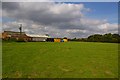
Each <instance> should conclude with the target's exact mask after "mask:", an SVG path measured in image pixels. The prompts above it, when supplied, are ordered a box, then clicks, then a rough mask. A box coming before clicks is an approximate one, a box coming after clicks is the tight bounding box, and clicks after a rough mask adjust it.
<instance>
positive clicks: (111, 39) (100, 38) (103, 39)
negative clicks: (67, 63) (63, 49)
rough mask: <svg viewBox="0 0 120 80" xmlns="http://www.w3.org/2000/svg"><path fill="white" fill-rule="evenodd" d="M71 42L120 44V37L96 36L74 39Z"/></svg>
mask: <svg viewBox="0 0 120 80" xmlns="http://www.w3.org/2000/svg"><path fill="white" fill-rule="evenodd" d="M71 41H84V42H86V41H87V42H109V43H120V35H119V34H111V33H108V34H104V35H101V34H94V35H90V36H89V37H88V38H80V39H77V38H74V39H71Z"/></svg>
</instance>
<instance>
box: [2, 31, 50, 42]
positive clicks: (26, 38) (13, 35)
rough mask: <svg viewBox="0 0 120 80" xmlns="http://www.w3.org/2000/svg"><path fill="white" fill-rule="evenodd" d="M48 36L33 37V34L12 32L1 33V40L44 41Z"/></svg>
mask: <svg viewBox="0 0 120 80" xmlns="http://www.w3.org/2000/svg"><path fill="white" fill-rule="evenodd" d="M47 38H48V36H46V35H33V34H25V32H21V33H20V32H14V31H4V32H3V33H2V39H3V40H9V39H15V40H19V39H22V40H24V41H46V39H47Z"/></svg>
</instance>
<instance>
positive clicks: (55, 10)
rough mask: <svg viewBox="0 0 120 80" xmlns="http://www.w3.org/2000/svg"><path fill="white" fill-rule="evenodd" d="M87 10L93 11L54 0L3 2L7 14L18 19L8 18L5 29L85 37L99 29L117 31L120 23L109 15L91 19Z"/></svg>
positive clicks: (78, 5) (4, 11)
mask: <svg viewBox="0 0 120 80" xmlns="http://www.w3.org/2000/svg"><path fill="white" fill-rule="evenodd" d="M84 11H87V12H89V11H91V10H90V9H89V8H86V7H85V6H84V4H65V3H54V2H50V3H49V2H42V3H40V2H37V3H36V2H31V3H30V2H29V3H27V2H20V3H9V2H8V3H3V17H4V18H13V19H15V20H16V21H13V22H11V21H10V22H9V21H7V22H4V23H3V30H14V31H18V25H19V24H20V23H22V24H23V30H24V31H25V32H26V33H29V34H30V33H31V34H50V35H51V36H53V37H64V36H66V37H85V36H88V35H90V34H95V33H101V34H102V33H107V32H112V33H116V32H117V30H118V26H117V24H116V23H115V24H112V23H109V22H108V21H107V19H103V20H99V19H88V18H86V17H85V15H84V13H83V12H84Z"/></svg>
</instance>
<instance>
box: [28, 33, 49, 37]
mask: <svg viewBox="0 0 120 80" xmlns="http://www.w3.org/2000/svg"><path fill="white" fill-rule="evenodd" d="M26 35H27V36H29V37H49V36H46V35H35V34H26Z"/></svg>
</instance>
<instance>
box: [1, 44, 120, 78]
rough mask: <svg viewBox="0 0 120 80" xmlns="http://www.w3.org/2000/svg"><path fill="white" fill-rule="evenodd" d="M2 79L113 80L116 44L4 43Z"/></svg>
mask: <svg viewBox="0 0 120 80" xmlns="http://www.w3.org/2000/svg"><path fill="white" fill-rule="evenodd" d="M2 47H3V54H2V55H3V56H2V59H3V61H2V62H3V66H2V71H3V77H4V78H5V77H8V78H49V77H50V78H71V77H73V78H116V77H117V76H118V44H114V43H92V42H91V43H89V42H66V43H52V42H26V43H24V42H23V43H17V42H11V43H8V42H7V43H5V42H3V46H2Z"/></svg>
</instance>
